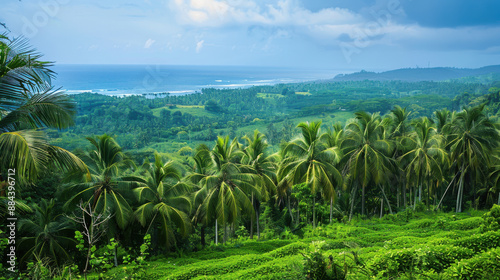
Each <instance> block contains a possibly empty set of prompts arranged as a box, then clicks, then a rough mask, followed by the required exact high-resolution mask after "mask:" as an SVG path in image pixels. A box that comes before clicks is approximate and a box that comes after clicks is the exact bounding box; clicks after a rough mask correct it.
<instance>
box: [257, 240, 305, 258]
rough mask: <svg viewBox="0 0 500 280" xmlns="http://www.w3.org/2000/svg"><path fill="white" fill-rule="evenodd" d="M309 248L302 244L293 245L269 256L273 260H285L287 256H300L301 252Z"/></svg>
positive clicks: (270, 253)
mask: <svg viewBox="0 0 500 280" xmlns="http://www.w3.org/2000/svg"><path fill="white" fill-rule="evenodd" d="M306 248H308V245H306V244H305V243H302V242H296V243H292V244H289V245H286V246H283V247H281V248H278V249H276V250H274V251H272V252H269V253H268V254H267V255H268V256H270V257H272V258H283V257H287V256H292V255H296V254H298V253H299V252H300V251H302V250H304V249H306Z"/></svg>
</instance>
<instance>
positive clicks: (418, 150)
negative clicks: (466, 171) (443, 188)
mask: <svg viewBox="0 0 500 280" xmlns="http://www.w3.org/2000/svg"><path fill="white" fill-rule="evenodd" d="M413 127H414V131H413V132H412V133H410V134H409V135H408V136H406V137H404V138H403V140H402V141H401V142H402V145H403V146H405V147H406V148H407V149H408V152H406V153H405V154H403V155H402V156H401V157H400V158H399V160H400V162H402V161H403V162H407V164H406V178H407V181H408V183H409V184H410V183H411V182H413V183H414V184H415V186H417V187H418V201H422V184H423V183H424V182H429V181H430V180H431V179H436V180H441V178H442V177H443V169H444V168H445V167H446V166H447V165H448V164H449V161H448V154H447V153H446V151H445V150H444V148H443V145H442V144H443V137H442V136H441V135H439V134H437V129H436V128H435V127H434V126H433V125H432V123H431V121H430V120H429V119H428V118H427V117H423V118H420V119H418V120H416V121H414V122H413ZM428 187H429V186H428ZM416 198H417V191H415V203H414V207H415V205H416Z"/></svg>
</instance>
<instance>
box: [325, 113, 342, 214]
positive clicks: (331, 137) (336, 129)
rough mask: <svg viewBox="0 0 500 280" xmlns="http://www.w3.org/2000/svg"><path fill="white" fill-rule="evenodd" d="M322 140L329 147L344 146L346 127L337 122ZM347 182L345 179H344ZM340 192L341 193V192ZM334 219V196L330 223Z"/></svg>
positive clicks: (331, 201) (331, 202)
mask: <svg viewBox="0 0 500 280" xmlns="http://www.w3.org/2000/svg"><path fill="white" fill-rule="evenodd" d="M320 138H321V140H322V141H323V142H324V143H325V144H326V146H327V147H328V148H334V147H337V148H340V147H341V146H342V141H343V140H344V129H343V128H342V125H341V124H340V123H335V124H334V125H333V129H332V128H328V130H327V131H326V132H325V133H323V134H322V135H321V136H320ZM344 183H345V180H344ZM339 194H341V193H340V192H339ZM332 220H333V198H331V199H330V223H331V222H332Z"/></svg>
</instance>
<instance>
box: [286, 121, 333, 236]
mask: <svg viewBox="0 0 500 280" xmlns="http://www.w3.org/2000/svg"><path fill="white" fill-rule="evenodd" d="M320 126H321V122H312V123H307V122H306V123H300V124H299V125H298V126H297V127H299V128H300V129H301V132H302V134H301V137H300V138H297V139H294V140H292V141H291V142H290V143H288V144H287V145H286V146H285V148H284V154H285V156H286V158H285V159H284V160H283V161H282V165H281V166H280V168H279V170H278V178H280V181H282V182H280V183H283V182H285V184H287V185H296V184H301V183H305V184H307V186H308V187H309V188H310V190H311V193H312V195H313V227H315V226H316V209H315V204H316V194H317V193H320V194H321V195H322V196H323V198H324V199H325V200H326V201H332V200H333V201H334V200H335V199H336V192H335V188H336V186H342V181H343V179H342V175H341V174H340V172H339V171H338V170H337V168H336V167H335V164H336V163H338V162H339V161H340V159H341V158H342V155H341V152H340V148H339V147H328V146H327V145H326V144H325V142H323V141H321V138H320V135H321V134H320Z"/></svg>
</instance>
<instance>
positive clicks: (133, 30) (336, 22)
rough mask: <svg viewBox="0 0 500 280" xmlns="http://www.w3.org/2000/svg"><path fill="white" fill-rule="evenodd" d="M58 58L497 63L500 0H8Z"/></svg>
mask: <svg viewBox="0 0 500 280" xmlns="http://www.w3.org/2000/svg"><path fill="white" fill-rule="evenodd" d="M2 2H3V3H2V7H0V22H5V23H6V24H7V27H8V28H9V30H10V31H11V34H12V35H14V36H17V35H23V36H25V37H28V38H29V39H30V41H31V44H32V45H34V46H35V47H36V48H37V49H38V50H39V51H40V52H42V53H43V54H45V58H46V59H48V60H52V61H56V62H57V63H78V64H80V63H85V64H87V63H90V64H173V65H256V66H287V67H307V68H322V69H325V68H326V69H338V70H355V71H358V70H361V69H366V70H388V69H393V68H401V67H416V66H419V67H427V66H429V65H430V66H431V67H433V66H453V67H481V66H485V65H493V64H500V17H499V16H498V11H499V10H500V1H496V0H482V1H464V0H440V1H436V0H349V1H346V0H329V1H323V0H319V1H314V0H309V1H306V0H278V1H274V0H271V1H262V0H164V1H162V0H156V1H155V0H134V1H117V0H106V1H102V0H39V1H28V0H23V1H17V0H4V1H2Z"/></svg>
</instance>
